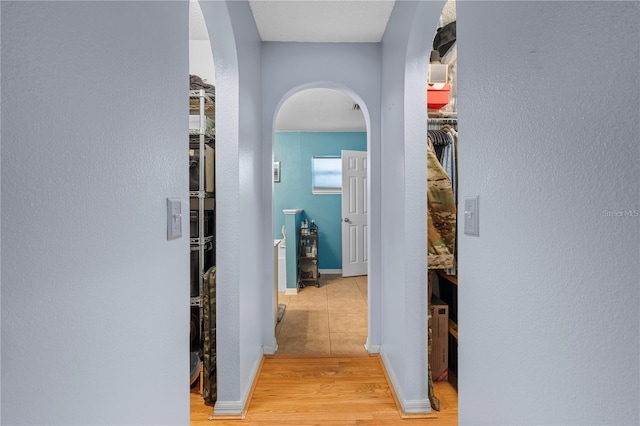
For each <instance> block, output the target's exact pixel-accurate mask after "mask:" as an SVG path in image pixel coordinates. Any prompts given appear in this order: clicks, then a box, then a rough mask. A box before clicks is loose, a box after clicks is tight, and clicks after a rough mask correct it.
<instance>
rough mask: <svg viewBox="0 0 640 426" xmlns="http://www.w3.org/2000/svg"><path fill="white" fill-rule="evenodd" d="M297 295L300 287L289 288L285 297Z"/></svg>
mask: <svg viewBox="0 0 640 426" xmlns="http://www.w3.org/2000/svg"><path fill="white" fill-rule="evenodd" d="M296 294H298V287H296V288H287V289H286V290H285V291H284V295H285V296H295V295H296Z"/></svg>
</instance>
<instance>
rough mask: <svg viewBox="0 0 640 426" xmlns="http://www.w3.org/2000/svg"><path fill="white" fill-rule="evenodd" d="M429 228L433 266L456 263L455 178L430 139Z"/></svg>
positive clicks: (428, 257) (429, 244)
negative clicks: (454, 250) (439, 158)
mask: <svg viewBox="0 0 640 426" xmlns="http://www.w3.org/2000/svg"><path fill="white" fill-rule="evenodd" d="M427 142H428V150H427V202H428V204H427V228H428V237H427V243H428V255H427V265H428V267H429V269H448V268H453V266H454V255H453V247H454V243H455V240H456V203H455V199H454V197H453V188H452V186H451V180H450V179H449V177H448V176H447V173H446V172H445V171H444V169H443V168H442V165H441V164H440V162H439V161H438V157H437V156H436V152H435V149H434V147H433V143H432V142H431V140H430V139H427Z"/></svg>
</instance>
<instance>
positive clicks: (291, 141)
mask: <svg viewBox="0 0 640 426" xmlns="http://www.w3.org/2000/svg"><path fill="white" fill-rule="evenodd" d="M361 105H362V100H361V99H359V97H357V96H355V95H352V94H350V93H349V91H348V90H344V89H339V88H327V87H310V88H309V87H307V88H298V89H294V90H291V91H290V92H289V94H288V95H287V96H285V97H283V99H282V101H281V102H280V105H279V108H277V110H276V114H275V117H274V124H273V161H274V182H273V186H272V195H273V233H274V243H275V244H277V245H279V246H280V247H279V248H278V253H279V256H278V257H279V259H278V262H277V266H276V267H275V270H276V272H275V273H276V275H277V276H278V280H277V281H278V296H277V297H278V321H277V325H276V341H277V345H278V352H277V353H278V354H285V355H293V354H304V355H311V354H317V355H325V354H366V353H367V350H366V349H365V344H366V341H367V335H368V322H369V321H368V316H369V315H368V312H369V310H368V279H367V277H368V256H367V253H368V251H369V248H368V241H370V239H369V238H368V236H367V235H366V232H367V222H366V219H367V212H368V207H367V205H366V203H367V200H368V199H369V197H368V195H367V193H368V187H367V181H368V179H367V172H368V168H367V145H368V142H367V141H368V132H367V127H368V122H369V120H368V117H367V116H366V112H365V113H363V112H364V111H365V109H363V108H362V106H361ZM350 166H351V167H350ZM345 219H346V220H347V222H345ZM358 221H359V222H358ZM305 224H306V225H305ZM305 229H306V230H307V231H305ZM314 231H317V232H314ZM345 266H348V268H345Z"/></svg>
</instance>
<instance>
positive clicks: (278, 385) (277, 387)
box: [190, 355, 458, 426]
mask: <svg viewBox="0 0 640 426" xmlns="http://www.w3.org/2000/svg"><path fill="white" fill-rule="evenodd" d="M254 386H255V387H254V390H253V394H252V395H251V396H250V397H249V404H248V409H247V410H246V414H245V417H244V419H242V420H241V419H239V418H231V417H226V418H225V417H220V418H216V419H215V420H213V421H210V420H208V417H209V415H210V414H211V411H212V410H211V407H208V406H206V405H204V403H203V400H202V398H201V397H200V395H199V394H198V393H197V390H192V392H191V395H190V396H191V426H210V425H216V426H218V425H225V426H226V425H229V426H233V425H240V424H242V425H245V424H249V425H265V426H266V425H269V426H273V425H296V426H303V425H318V426H325V425H336V426H337V425H340V426H348V425H354V426H355V425H407V426H411V425H423V426H430V425H434V426H441V425H443V426H454V425H457V424H458V394H457V393H456V391H455V390H454V389H453V387H452V386H451V385H450V384H449V383H448V382H437V383H435V384H434V391H435V393H436V395H437V396H438V398H440V403H441V409H442V410H441V411H440V412H433V413H431V414H428V415H423V416H419V417H418V416H415V417H411V416H408V417H407V418H405V419H402V418H401V417H400V412H399V410H398V407H397V405H396V402H395V398H394V395H393V391H392V390H391V388H390V386H389V382H388V380H387V377H386V374H385V372H384V369H383V367H382V361H381V359H380V357H379V356H377V355H376V356H368V355H348V356H333V355H326V356H320V355H317V356H302V355H300V356H293V355H292V356H287V355H276V356H270V357H265V358H264V360H263V364H262V366H261V369H260V372H259V373H258V376H257V380H256V383H255V384H254Z"/></svg>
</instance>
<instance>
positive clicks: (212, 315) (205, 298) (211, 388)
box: [202, 266, 218, 406]
mask: <svg viewBox="0 0 640 426" xmlns="http://www.w3.org/2000/svg"><path fill="white" fill-rule="evenodd" d="M203 281H204V282H203V286H202V305H203V311H204V312H203V328H204V343H203V352H204V356H203V358H204V363H203V373H204V385H203V392H202V397H203V398H204V403H205V404H207V405H211V406H213V405H214V404H215V403H216V400H217V399H218V371H217V354H216V267H215V266H212V267H211V268H210V269H209V270H208V271H207V272H206V273H205V274H204V279H203Z"/></svg>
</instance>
